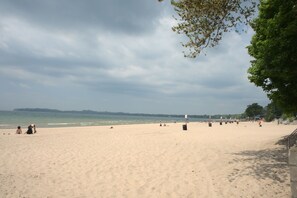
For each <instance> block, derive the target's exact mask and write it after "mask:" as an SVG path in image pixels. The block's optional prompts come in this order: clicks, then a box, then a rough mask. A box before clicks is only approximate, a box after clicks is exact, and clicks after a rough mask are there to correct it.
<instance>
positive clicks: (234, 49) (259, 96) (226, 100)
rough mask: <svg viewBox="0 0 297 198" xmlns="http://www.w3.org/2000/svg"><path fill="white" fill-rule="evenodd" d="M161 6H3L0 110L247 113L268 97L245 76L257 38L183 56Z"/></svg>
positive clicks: (105, 2)
mask: <svg viewBox="0 0 297 198" xmlns="http://www.w3.org/2000/svg"><path fill="white" fill-rule="evenodd" d="M173 13H174V11H173V10H172V7H171V6H170V4H169V1H167V2H166V1H165V2H163V3H159V2H158V1H157V0H141V1H139V0H126V1H123V0H84V1H83V0H50V1H47V0H0V91H1V94H0V101H1V102H0V110H12V109H14V108H22V107H27V108H35V107H38V108H54V109H60V110H83V109H90V110H95V111H111V112H131V113H132V112H133V113H166V114H220V113H242V112H243V111H244V110H245V108H246V106H247V105H249V104H252V103H254V102H257V103H259V104H260V105H266V104H267V103H268V100H267V97H266V95H265V93H264V92H263V91H262V90H261V89H260V88H257V87H255V86H254V85H253V84H251V83H250V82H249V81H248V79H247V69H248V67H249V65H250V63H249V61H250V59H251V58H250V57H249V55H248V54H247V50H246V48H245V47H246V46H247V45H248V44H249V41H250V38H251V36H252V34H253V32H252V30H251V29H247V30H248V33H247V34H241V35H239V34H236V33H229V34H226V35H225V37H224V39H223V41H222V42H221V44H220V45H219V46H217V47H215V48H213V49H208V50H207V51H205V52H206V55H201V56H200V57H198V58H197V59H188V58H184V56H183V53H182V51H183V49H182V47H181V44H180V42H181V41H183V39H184V38H183V37H182V36H180V35H177V34H176V33H174V32H172V30H171V27H172V26H173V25H174V24H175V20H174V19H173V17H172V15H173Z"/></svg>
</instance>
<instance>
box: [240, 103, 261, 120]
mask: <svg viewBox="0 0 297 198" xmlns="http://www.w3.org/2000/svg"><path fill="white" fill-rule="evenodd" d="M263 110H264V109H263V107H262V106H261V105H258V103H253V104H251V105H248V106H247V108H246V110H245V114H246V115H247V116H248V117H250V118H255V117H256V116H262V114H263Z"/></svg>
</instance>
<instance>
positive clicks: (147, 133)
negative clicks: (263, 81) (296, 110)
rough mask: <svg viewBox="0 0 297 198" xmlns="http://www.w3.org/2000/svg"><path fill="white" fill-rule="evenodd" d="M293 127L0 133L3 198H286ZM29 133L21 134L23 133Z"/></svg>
mask: <svg viewBox="0 0 297 198" xmlns="http://www.w3.org/2000/svg"><path fill="white" fill-rule="evenodd" d="M295 129H296V125H277V124H275V123H264V124H263V127H259V126H258V124H257V123H256V122H254V123H245V122H242V123H239V125H236V124H235V123H233V124H223V125H222V126H220V125H219V124H218V123H214V124H213V126H212V127H208V125H207V123H189V124H188V130H187V131H183V130H182V124H181V123H172V124H170V123H169V124H167V126H162V127H160V126H159V125H158V124H142V125H120V126H114V127H113V129H111V128H110V126H98V127H74V128H37V133H36V134H34V135H25V134H22V135H17V134H15V129H13V130H12V129H2V130H1V134H0V151H1V153H0V183H1V185H0V197H3V198H6V197H22V198H23V197H25V198H35V197H36V198H41V197H48V198H56V197H77V198H78V197H79V198H83V197H85V198H89V197H103V198H107V197H119V198H122V197H127V198H131V197H132V198H133V197H137V198H139V197H141V198H143V197H152V198H157V197H158V198H163V197H168V198H174V197H179V198H186V197H188V198H190V197H199V198H200V197H202V198H203V197H205V198H214V197H215V198H224V197H225V198H230V197H235V198H238V197H267V198H271V197H275V198H282V197H284V198H285V197H289V196H290V178H289V168H288V165H287V150H286V148H285V146H284V145H278V144H276V143H277V142H278V140H280V139H281V138H282V137H283V136H285V135H288V134H290V133H291V132H292V131H294V130H295ZM24 130H25V129H23V131H24Z"/></svg>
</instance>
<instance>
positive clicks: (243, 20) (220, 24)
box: [159, 0, 257, 58]
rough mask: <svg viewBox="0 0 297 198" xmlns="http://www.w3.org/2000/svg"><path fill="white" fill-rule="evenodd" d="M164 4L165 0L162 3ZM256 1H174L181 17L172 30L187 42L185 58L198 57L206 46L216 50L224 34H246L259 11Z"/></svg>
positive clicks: (185, 44) (172, 2)
mask: <svg viewBox="0 0 297 198" xmlns="http://www.w3.org/2000/svg"><path fill="white" fill-rule="evenodd" d="M159 1H163V0H159ZM256 2H257V0H210V1H207V0H176V1H175V0H171V4H172V5H173V7H174V9H175V11H176V13H177V14H178V18H176V20H177V21H178V24H177V26H175V27H173V28H172V29H173V31H175V32H177V33H178V34H184V35H186V36H187V38H188V42H186V43H184V44H183V46H184V47H185V48H186V49H188V50H187V51H186V52H184V54H185V56H186V57H191V58H195V57H196V56H197V55H199V54H200V52H201V51H202V50H203V49H204V48H206V47H214V46H216V45H217V44H218V43H219V41H220V40H221V39H222V36H223V34H224V33H225V32H229V31H233V30H236V31H243V27H244V26H242V25H243V24H245V25H247V24H248V22H249V21H250V20H251V19H252V16H253V13H254V12H255V10H256V7H257V6H256V5H257V4H256Z"/></svg>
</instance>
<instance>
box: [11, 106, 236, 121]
mask: <svg viewBox="0 0 297 198" xmlns="http://www.w3.org/2000/svg"><path fill="white" fill-rule="evenodd" d="M13 111H26V112H51V113H77V114H101V115H102V114H105V115H106V114H110V115H127V116H154V117H175V118H184V117H185V115H180V114H147V113H125V112H108V111H92V110H82V111H75V110H71V111H62V110H57V109H47V108H17V109H14V110H13ZM188 116H189V118H201V119H209V117H210V116H211V119H220V118H221V117H223V118H224V119H226V118H227V119H229V118H233V119H234V118H239V117H240V116H241V114H217V115H206V114H205V115H188Z"/></svg>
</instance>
